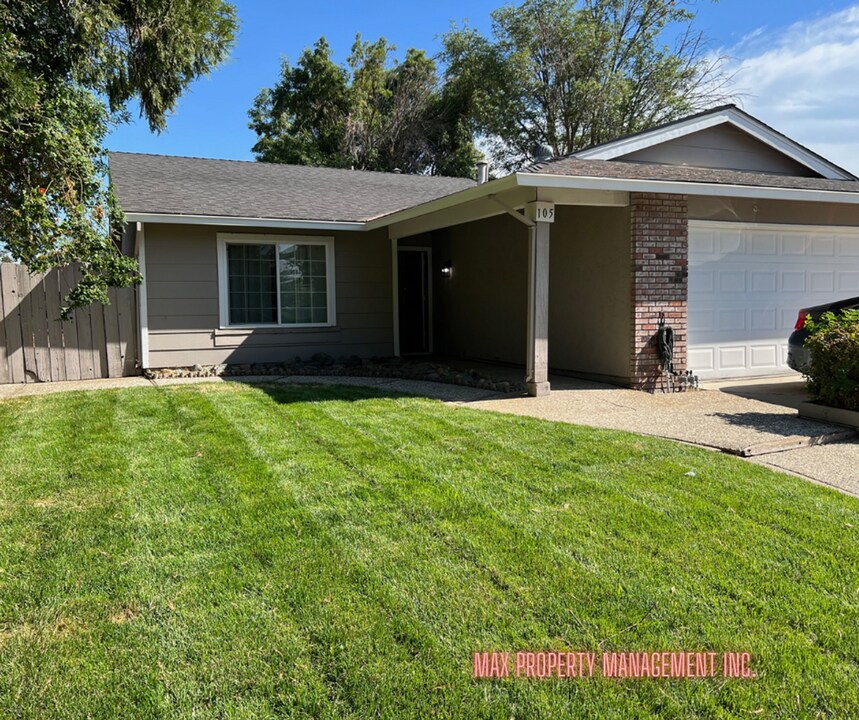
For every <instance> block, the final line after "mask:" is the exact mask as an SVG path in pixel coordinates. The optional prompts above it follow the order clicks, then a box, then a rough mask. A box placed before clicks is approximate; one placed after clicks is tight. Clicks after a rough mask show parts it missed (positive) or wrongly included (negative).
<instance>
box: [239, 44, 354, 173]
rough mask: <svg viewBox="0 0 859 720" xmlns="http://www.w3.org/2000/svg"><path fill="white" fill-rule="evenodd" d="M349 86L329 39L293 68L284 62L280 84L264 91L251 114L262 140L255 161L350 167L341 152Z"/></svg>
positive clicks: (256, 145)
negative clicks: (333, 55)
mask: <svg viewBox="0 0 859 720" xmlns="http://www.w3.org/2000/svg"><path fill="white" fill-rule="evenodd" d="M348 82H349V81H348V73H347V72H346V70H345V69H343V68H341V67H339V66H338V65H336V64H335V63H334V61H333V60H332V59H331V48H330V47H329V45H328V43H327V42H326V40H325V38H320V39H319V40H318V41H317V43H316V45H315V46H314V47H313V49H312V50H309V49H308V50H305V51H304V52H303V53H302V54H301V56H300V57H299V59H298V64H297V65H296V66H295V67H291V66H290V65H289V63H288V62H283V64H282V65H281V74H280V80H279V82H278V83H277V84H276V85H275V86H274V87H273V88H268V89H265V90H262V91H261V92H260V93H259V95H257V97H256V100H255V101H254V106H253V108H251V110H250V112H249V113H248V114H249V116H250V119H251V121H250V123H249V126H250V128H251V129H252V130H253V131H254V132H256V134H257V137H258V140H257V142H256V144H255V145H254V146H253V152H254V154H255V155H256V157H257V160H264V161H266V162H276V163H291V164H293V165H323V166H328V167H348V162H349V160H348V157H347V156H346V154H345V152H344V148H343V137H344V134H345V127H346V125H345V121H346V117H347V115H348V113H349V102H348V92H349V88H348Z"/></svg>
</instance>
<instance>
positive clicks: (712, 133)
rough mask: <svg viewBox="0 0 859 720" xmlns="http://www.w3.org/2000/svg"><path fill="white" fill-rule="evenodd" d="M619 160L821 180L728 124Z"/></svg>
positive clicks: (670, 141) (661, 144)
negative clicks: (747, 171) (766, 173)
mask: <svg viewBox="0 0 859 720" xmlns="http://www.w3.org/2000/svg"><path fill="white" fill-rule="evenodd" d="M619 159H622V160H629V161H638V162H653V163H664V164H667V165H692V166H694V167H706V168H722V169H727V170H753V171H758V172H770V173H779V174H782V175H795V176H799V177H820V176H819V175H817V173H814V172H812V171H811V170H809V169H808V168H807V167H805V165H802V164H800V163H798V162H796V160H793V159H792V158H789V157H787V156H786V155H783V154H782V153H780V152H779V151H778V150H776V149H774V148H772V147H770V146H769V145H767V144H765V143H762V142H761V141H760V140H757V139H756V138H753V137H752V136H751V135H749V134H748V133H745V132H743V131H742V130H740V129H739V128H737V127H734V126H732V125H727V124H723V125H717V126H716V127H712V128H707V129H706V130H701V131H699V132H696V133H691V134H690V135H685V136H684V137H680V138H677V139H676V140H669V141H667V142H664V143H660V144H659V145H655V146H653V147H649V148H647V149H645V150H639V151H638V152H634V153H630V154H629V155H625V156H624V157H623V158H619Z"/></svg>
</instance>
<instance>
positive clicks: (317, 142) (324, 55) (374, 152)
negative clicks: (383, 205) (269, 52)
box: [249, 35, 478, 176]
mask: <svg viewBox="0 0 859 720" xmlns="http://www.w3.org/2000/svg"><path fill="white" fill-rule="evenodd" d="M395 51H396V48H395V46H393V45H391V44H390V43H388V41H387V40H385V39H384V38H380V39H379V40H376V41H375V42H367V41H364V40H362V38H361V36H360V35H359V36H358V37H357V38H356V40H355V43H354V45H353V46H352V51H351V53H350V54H349V57H348V58H347V60H346V64H345V65H338V64H336V63H335V62H334V60H333V59H332V50H331V47H330V46H329V45H328V43H327V41H326V40H325V38H324V37H323V38H320V39H319V40H318V41H317V43H316V44H315V45H314V47H313V48H312V49H307V50H305V51H304V52H303V53H302V54H301V55H300V57H299V58H298V61H297V63H296V64H295V65H291V64H290V63H289V62H287V61H284V62H283V64H282V66H281V74H280V78H279V80H278V82H277V83H276V84H275V85H274V86H273V87H271V88H267V89H264V90H262V91H261V92H260V94H259V95H258V96H257V98H256V100H255V102H254V105H253V107H252V108H251V110H250V111H249V117H250V123H249V126H250V128H251V129H252V130H254V132H256V134H257V138H258V139H257V142H256V144H255V145H254V147H253V152H254V154H255V155H256V157H257V159H258V160H262V161H266V162H283V163H294V164H300V165H323V166H327V167H344V168H345V167H354V168H356V169H360V170H382V171H393V170H399V171H401V172H404V173H430V174H438V175H454V176H466V175H471V174H472V172H473V168H474V163H475V161H476V160H477V157H478V154H477V151H476V149H475V147H474V143H473V135H472V132H471V129H470V125H469V120H468V118H467V116H466V115H465V113H464V107H465V106H464V103H463V101H462V99H461V98H459V97H458V96H457V95H456V94H455V92H454V88H452V87H451V88H447V87H440V85H439V78H438V72H437V69H436V64H435V61H434V60H433V59H432V58H430V57H428V56H427V55H426V53H425V52H424V51H423V50H416V49H413V48H410V49H409V50H407V52H406V54H405V58H404V59H403V60H402V62H397V61H395V60H393V56H394V53H395Z"/></svg>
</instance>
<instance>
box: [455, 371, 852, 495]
mask: <svg viewBox="0 0 859 720" xmlns="http://www.w3.org/2000/svg"><path fill="white" fill-rule="evenodd" d="M805 399H806V394H805V390H804V385H803V383H802V380H797V379H793V378H774V379H765V380H755V381H731V382H725V383H719V384H712V385H709V386H706V387H705V388H704V389H701V390H697V391H692V392H687V393H678V394H674V395H649V394H647V393H642V392H637V391H635V390H626V389H623V388H617V387H614V386H610V385H603V384H600V383H592V382H587V381H584V380H572V379H567V378H558V377H555V378H552V394H551V395H548V396H546V397H542V398H510V397H505V398H498V399H488V400H483V401H477V402H474V403H471V405H470V406H471V407H477V408H482V409H486V410H495V411H499V412H508V413H514V414H517V415H529V416H532V417H538V418H543V419H546V420H558V421H562V422H571V423H576V424H580V425H591V426H593V427H600V428H608V429H612V430H628V431H629V432H634V433H638V434H641V435H654V436H658V437H664V438H671V439H673V440H680V441H683V442H687V443H692V444H695V445H703V446H705V447H710V448H714V449H718V450H721V451H723V452H728V453H732V454H734V455H739V456H743V457H749V459H750V460H752V461H754V462H757V463H760V464H763V465H767V466H769V467H772V468H774V469H777V470H781V471H783V472H785V471H786V472H790V473H793V474H795V475H800V476H801V477H804V478H807V479H809V480H812V481H814V482H817V483H821V484H824V485H829V486H831V487H834V488H837V489H838V490H841V491H842V492H846V493H848V494H851V495H856V496H859V435H857V434H856V433H855V432H853V431H849V430H847V429H845V428H843V427H840V426H837V425H827V424H824V423H818V422H814V421H811V420H801V419H800V418H798V417H797V412H796V406H797V404H798V403H799V402H802V401H803V400H805Z"/></svg>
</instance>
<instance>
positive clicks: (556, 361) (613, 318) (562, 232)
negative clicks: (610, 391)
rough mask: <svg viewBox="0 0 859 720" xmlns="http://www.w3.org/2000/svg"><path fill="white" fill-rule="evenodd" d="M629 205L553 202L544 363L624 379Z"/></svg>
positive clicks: (628, 311)
mask: <svg viewBox="0 0 859 720" xmlns="http://www.w3.org/2000/svg"><path fill="white" fill-rule="evenodd" d="M630 252H631V250H630V230H629V208H597V207H571V206H559V207H558V217H557V220H556V221H555V223H554V225H553V226H552V240H551V268H550V274H549V367H550V368H552V369H555V370H564V371H568V372H573V373H577V374H583V375H592V376H598V377H603V378H606V379H612V380H616V381H619V382H626V381H627V380H628V379H629V352H630V343H631V337H632V310H631V297H632V261H631V257H630Z"/></svg>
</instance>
